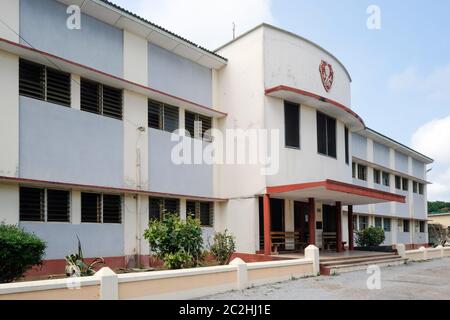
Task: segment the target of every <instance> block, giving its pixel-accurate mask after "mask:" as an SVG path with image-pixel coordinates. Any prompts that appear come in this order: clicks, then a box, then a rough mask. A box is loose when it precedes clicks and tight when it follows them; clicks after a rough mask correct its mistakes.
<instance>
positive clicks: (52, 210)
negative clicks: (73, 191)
mask: <svg viewBox="0 0 450 320" xmlns="http://www.w3.org/2000/svg"><path fill="white" fill-rule="evenodd" d="M69 216H70V192H69V191H61V190H47V221H49V222H69V221H70V218H69Z"/></svg>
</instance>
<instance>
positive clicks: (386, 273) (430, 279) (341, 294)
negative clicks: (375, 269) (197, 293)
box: [205, 259, 450, 300]
mask: <svg viewBox="0 0 450 320" xmlns="http://www.w3.org/2000/svg"><path fill="white" fill-rule="evenodd" d="M369 276H370V275H368V274H367V272H366V271H358V272H353V273H344V274H341V275H337V276H331V277H316V278H308V279H299V280H295V281H288V282H283V283H277V284H273V285H266V286H262V287H255V288H251V289H248V290H245V291H242V292H237V291H235V292H230V293H225V294H218V295H214V296H210V297H206V298H205V299H206V300H215V299H219V300H277V299H282V300H321V299H332V300H343V299H344V300H347V299H350V300H357V299H364V300H399V299H406V300H410V299H418V300H421V299H435V300H436V299H450V259H442V260H433V261H428V262H418V263H408V264H407V265H404V266H397V267H388V268H382V269H381V289H380V290H369V289H368V288H367V280H368V278H369Z"/></svg>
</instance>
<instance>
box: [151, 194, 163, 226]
mask: <svg viewBox="0 0 450 320" xmlns="http://www.w3.org/2000/svg"><path fill="white" fill-rule="evenodd" d="M161 209H162V199H160V198H150V199H149V219H150V221H152V220H160V219H161Z"/></svg>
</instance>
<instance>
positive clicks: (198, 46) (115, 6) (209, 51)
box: [100, 0, 228, 61]
mask: <svg viewBox="0 0 450 320" xmlns="http://www.w3.org/2000/svg"><path fill="white" fill-rule="evenodd" d="M100 1H101V2H103V3H105V4H107V5H109V6H112V7H114V8H115V9H117V10H120V11H122V12H123V13H125V14H129V15H131V16H133V17H134V18H136V19H139V20H141V21H142V22H144V23H147V24H149V25H151V26H152V27H155V28H158V29H160V30H162V31H164V32H167V33H168V34H170V35H172V36H174V37H176V38H178V39H180V40H182V41H184V42H186V43H189V44H190V45H192V46H194V47H197V48H199V49H200V50H203V51H205V52H206V53H209V54H211V55H213V56H216V57H217V58H219V59H223V60H225V61H228V59H227V58H224V57H222V56H221V55H218V54H217V53H215V52H213V51H211V50H208V49H206V48H204V47H202V46H200V45H198V44H196V43H194V42H192V41H190V40H188V39H186V38H183V37H182V36H180V35H178V34H176V33H174V32H172V31H169V30H167V29H165V28H163V27H161V26H159V25H157V24H155V23H153V22H151V21H149V20H147V19H145V18H143V17H141V16H139V15H137V14H136V13H133V12H131V11H129V10H127V9H125V8H122V7H121V6H119V5H117V4H115V3H113V2H111V1H108V0H100Z"/></svg>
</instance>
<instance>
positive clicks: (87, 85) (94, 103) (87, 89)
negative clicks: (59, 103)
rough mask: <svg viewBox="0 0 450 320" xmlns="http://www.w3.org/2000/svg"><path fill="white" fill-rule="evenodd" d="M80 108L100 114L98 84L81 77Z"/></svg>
mask: <svg viewBox="0 0 450 320" xmlns="http://www.w3.org/2000/svg"><path fill="white" fill-rule="evenodd" d="M81 110H83V111H86V112H90V113H95V114H100V85H99V84H98V83H95V82H92V81H88V80H84V79H81Z"/></svg>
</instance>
